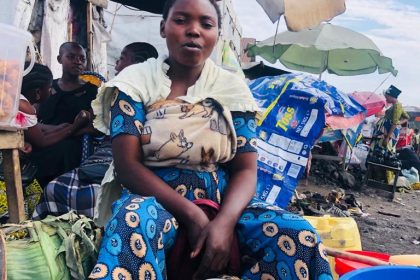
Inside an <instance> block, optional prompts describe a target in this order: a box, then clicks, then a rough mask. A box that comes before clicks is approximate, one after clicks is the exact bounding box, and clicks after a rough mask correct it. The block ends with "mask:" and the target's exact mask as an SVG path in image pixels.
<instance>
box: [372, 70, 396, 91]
mask: <svg viewBox="0 0 420 280" xmlns="http://www.w3.org/2000/svg"><path fill="white" fill-rule="evenodd" d="M391 74H392V73H389V75H388V77H386V78H385V80H383V81H382V83H380V84H379V86H378V87H377V88H376V89H375V90H374V91H373V92H376V91H377V90H378V88H380V87H381V86H382V85H383V84H384V83H385V81H386V80H388V78H389V77H390V76H391Z"/></svg>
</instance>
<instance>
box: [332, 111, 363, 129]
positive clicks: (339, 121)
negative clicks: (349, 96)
mask: <svg viewBox="0 0 420 280" xmlns="http://www.w3.org/2000/svg"><path fill="white" fill-rule="evenodd" d="M364 119H365V116H364V114H358V115H356V116H354V117H351V118H345V117H339V116H326V118H325V123H326V124H327V126H328V127H330V128H332V129H333V130H337V129H347V128H351V127H355V126H356V125H359V124H360V123H361V122H362V121H363V120H364Z"/></svg>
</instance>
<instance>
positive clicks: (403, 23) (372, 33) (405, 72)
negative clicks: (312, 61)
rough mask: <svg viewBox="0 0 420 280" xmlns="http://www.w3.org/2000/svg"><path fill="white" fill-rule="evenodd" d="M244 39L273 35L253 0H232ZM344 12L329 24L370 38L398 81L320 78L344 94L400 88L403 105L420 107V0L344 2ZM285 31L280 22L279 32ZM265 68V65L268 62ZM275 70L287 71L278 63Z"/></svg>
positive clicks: (375, 76) (374, 76)
mask: <svg viewBox="0 0 420 280" xmlns="http://www.w3.org/2000/svg"><path fill="white" fill-rule="evenodd" d="M232 1H233V4H234V7H235V10H236V13H237V15H238V18H239V21H240V24H241V26H242V29H243V34H242V35H243V36H244V37H253V38H256V39H257V40H259V41H262V40H264V39H266V38H268V37H271V36H273V35H274V34H275V31H276V25H275V24H273V23H271V21H270V20H269V19H268V17H267V15H266V14H265V12H264V10H263V9H262V8H261V6H260V5H259V4H258V3H257V2H256V0H232ZM346 7H347V9H346V12H345V13H344V14H341V15H339V16H337V17H336V18H334V19H333V20H332V21H331V23H333V24H336V25H340V26H343V27H347V28H350V29H352V30H354V31H358V32H361V33H363V34H364V35H366V36H368V37H369V38H371V39H372V40H373V41H374V42H375V43H376V45H377V46H378V47H379V49H380V50H381V51H382V53H383V55H385V56H388V57H390V58H392V60H393V65H394V67H395V68H396V69H397V70H398V75H397V77H394V76H392V75H390V76H389V74H388V73H387V74H381V75H379V74H378V73H377V72H376V73H372V74H369V75H359V76H349V77H340V76H336V75H333V74H327V73H324V74H323V75H322V78H323V79H324V80H326V81H327V82H329V83H331V84H333V85H335V86H336V87H337V88H339V89H341V90H343V91H345V92H348V93H350V92H353V91H374V90H375V89H376V88H377V87H378V86H379V85H380V84H381V83H382V82H383V81H384V80H385V79H386V78H387V77H388V76H389V77H388V79H387V80H386V81H385V82H384V83H383V85H382V86H380V87H379V89H378V90H377V92H382V91H383V89H386V88H387V87H388V86H389V85H390V84H393V85H395V86H397V87H398V88H400V89H401V90H402V91H403V93H402V94H401V96H400V98H399V99H400V100H401V102H402V103H403V104H404V105H410V106H418V107H420V0H399V1H396V0H347V1H346ZM284 30H286V24H285V22H284V19H283V18H282V19H281V21H280V26H279V32H281V31H284ZM267 64H268V62H267ZM276 67H279V68H283V69H286V68H285V67H284V66H283V65H282V64H280V63H277V64H276Z"/></svg>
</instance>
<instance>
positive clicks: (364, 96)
mask: <svg viewBox="0 0 420 280" xmlns="http://www.w3.org/2000/svg"><path fill="white" fill-rule="evenodd" d="M350 96H351V97H353V98H354V99H355V100H356V101H357V102H359V103H360V104H361V105H362V106H363V107H365V108H366V117H369V116H372V115H375V114H376V113H378V112H380V111H382V109H383V108H384V107H385V105H386V100H385V97H384V96H383V95H380V94H376V93H374V92H369V91H355V92H353V93H351V94H350Z"/></svg>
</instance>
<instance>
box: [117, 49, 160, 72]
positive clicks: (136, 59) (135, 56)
mask: <svg viewBox="0 0 420 280" xmlns="http://www.w3.org/2000/svg"><path fill="white" fill-rule="evenodd" d="M151 57H153V58H157V57H158V52H157V50H156V49H155V47H153V46H152V45H150V44H149V43H146V42H134V43H131V44H128V45H127V46H125V47H124V48H123V50H122V51H121V54H120V57H119V58H118V60H117V62H116V64H115V71H116V73H115V75H118V73H120V72H121V71H122V70H123V69H124V68H125V67H127V66H130V65H132V64H136V63H140V62H144V61H146V60H147V59H149V58H151Z"/></svg>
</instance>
